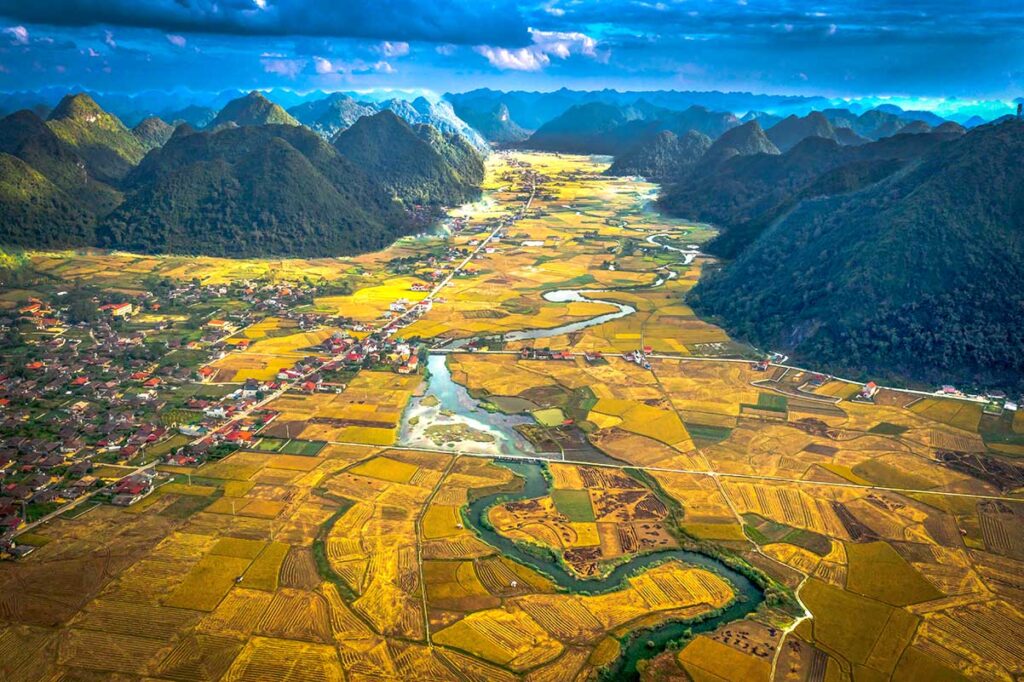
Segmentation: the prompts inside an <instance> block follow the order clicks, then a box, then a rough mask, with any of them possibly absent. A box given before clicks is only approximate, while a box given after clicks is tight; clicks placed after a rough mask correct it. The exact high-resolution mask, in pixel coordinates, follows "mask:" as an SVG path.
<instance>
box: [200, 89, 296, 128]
mask: <svg viewBox="0 0 1024 682" xmlns="http://www.w3.org/2000/svg"><path fill="white" fill-rule="evenodd" d="M230 123H234V124H236V125H240V126H251V125H265V124H268V123H280V124H283V125H292V126H297V125H300V124H299V122H298V121H296V120H295V118H294V117H293V116H292V115H291V114H289V113H288V112H287V111H285V110H284V109H283V108H282V107H281V106H280V105H278V104H275V103H274V102H271V101H270V100H269V99H267V98H266V97H265V96H264V95H263V94H262V93H260V92H258V91H256V90H253V91H252V92H250V93H248V94H247V95H243V96H242V97H239V98H237V99H233V100H231V101H230V102H228V103H227V104H225V105H224V108H223V109H221V110H220V113H218V114H217V117H216V118H214V119H213V121H211V122H210V127H212V128H217V127H220V126H223V125H226V124H230Z"/></svg>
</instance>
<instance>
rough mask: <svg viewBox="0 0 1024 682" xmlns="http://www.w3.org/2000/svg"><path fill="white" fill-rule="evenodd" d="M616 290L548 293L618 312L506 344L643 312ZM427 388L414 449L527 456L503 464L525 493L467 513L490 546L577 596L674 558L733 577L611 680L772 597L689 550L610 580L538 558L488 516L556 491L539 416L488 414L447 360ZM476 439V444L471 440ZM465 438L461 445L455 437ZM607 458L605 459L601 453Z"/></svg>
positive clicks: (412, 437)
mask: <svg viewBox="0 0 1024 682" xmlns="http://www.w3.org/2000/svg"><path fill="white" fill-rule="evenodd" d="M667 236H670V235H668V234H655V235H651V236H649V237H647V242H649V243H650V244H653V245H656V246H660V247H661V248H664V249H667V250H670V251H675V252H678V253H680V254H681V255H682V257H683V261H682V262H683V264H684V265H688V264H690V263H691V262H693V259H694V258H695V257H696V256H697V255H698V251H697V247H688V248H686V249H682V248H678V247H675V246H671V245H669V244H662V243H661V242H659V241H657V238H658V237H667ZM677 276H678V273H677V272H675V271H672V270H666V271H665V272H664V273H663V274H659V276H658V278H657V279H656V280H655V281H654V283H653V284H651V285H648V286H647V287H643V288H653V287H658V286H661V285H663V284H665V282H667V281H669V280H671V279H674V278H675V277H677ZM607 291H613V290H611V289H558V290H556V291H549V292H547V293H545V294H544V300H546V301H549V302H552V303H570V302H591V303H604V304H606V305H609V306H612V307H614V308H616V310H615V311H613V312H608V313H603V314H601V315H597V316H595V317H592V318H589V319H585V320H578V321H576V322H571V323H567V324H563V325H560V326H558V327H551V328H548V329H527V330H521V331H514V332H508V333H506V334H505V335H504V340H506V341H524V340H533V339H544V338H552V337H556V336H561V335H563V334H571V333H573V332H577V331H580V330H582V329H586V328H588V327H594V326H597V325H599V324H604V323H606V322H610V321H612V320H616V319H619V318H622V317H626V316H628V315H633V314H634V313H636V308H634V307H633V306H631V305H627V304H624V303H618V302H615V301H609V300H601V299H597V298H592V297H591V296H593V295H594V294H600V293H602V292H607ZM471 340H472V339H470V338H466V339H458V340H456V341H453V342H450V343H449V344H447V345H446V346H445V348H446V349H453V348H461V347H463V346H465V345H466V344H467V343H469V342H470V341H471ZM427 372H428V378H427V389H426V391H425V393H424V395H422V396H418V397H416V398H414V399H413V400H412V402H411V403H410V404H409V407H408V408H406V411H405V413H404V415H403V418H402V426H401V429H400V432H399V439H398V442H399V444H400V445H407V446H427V447H438V446H445V445H446V446H448V447H452V448H453V449H454V448H455V446H456V444H457V445H458V448H459V450H462V451H469V452H476V453H480V454H492V453H493V454H494V455H495V456H497V457H502V456H504V457H506V458H514V457H522V458H526V459H524V461H519V462H517V461H510V459H501V460H498V461H497V463H498V464H500V465H501V466H505V467H508V468H509V469H511V470H512V471H513V472H514V473H516V474H517V475H519V476H521V477H522V479H523V481H524V485H523V489H522V490H521V491H519V492H515V493H511V492H499V493H494V494H492V495H487V496H484V497H481V498H479V499H477V500H474V501H473V502H472V503H470V504H469V506H468V507H467V508H466V509H465V516H466V520H467V522H468V523H469V525H470V526H472V528H473V529H474V530H475V531H476V533H477V534H478V535H479V536H480V537H481V539H483V540H484V541H485V542H487V543H488V544H490V545H491V546H493V547H495V548H497V549H499V550H501V552H502V553H503V554H505V555H506V556H508V557H510V558H512V559H515V560H516V561H518V562H520V563H523V564H526V565H527V566H530V567H532V568H534V569H536V570H538V571H540V572H541V573H543V574H545V575H547V576H548V577H550V578H551V579H552V580H553V581H554V582H555V583H557V584H558V585H559V586H561V587H562V588H564V589H566V590H568V591H570V592H586V593H589V594H601V593H606V592H612V591H614V590H617V589H620V588H621V587H622V586H623V585H624V583H625V581H626V579H627V578H628V577H629V576H632V575H635V574H637V573H640V572H642V571H644V570H645V569H647V568H649V567H651V566H653V565H656V564H660V563H663V562H665V561H670V560H673V559H675V560H679V561H682V562H684V563H687V564H690V565H692V566H699V567H701V568H704V569H707V570H709V571H712V572H714V573H716V574H718V575H719V576H721V577H722V578H724V579H726V580H727V581H728V582H729V583H730V584H731V585H732V588H733V590H734V593H735V598H734V599H733V601H732V602H731V603H730V604H729V606H727V607H726V608H725V609H723V610H722V611H721V612H719V613H718V614H717V615H714V616H712V617H709V618H707V619H705V620H699V619H698V620H693V621H685V620H670V621H668V622H666V623H663V624H661V625H658V626H656V627H654V628H649V629H643V630H640V631H637V632H634V633H631V634H630V635H628V636H627V637H625V638H624V639H623V640H622V650H621V653H620V655H619V658H618V659H617V660H616V661H615V663H613V664H612V666H611V667H610V669H609V670H608V671H607V676H608V679H613V680H632V679H636V678H637V677H638V673H637V664H638V663H639V662H640V661H643V660H646V659H650V658H653V657H654V656H656V655H657V654H659V653H661V652H662V651H664V650H665V649H666V648H667V647H668V646H669V644H671V643H672V642H674V641H678V640H679V639H680V638H682V637H684V636H685V635H686V634H687V632H690V633H692V634H698V633H701V632H710V631H712V630H714V629H715V628H717V627H718V626H719V625H722V624H723V623H728V622H731V621H734V620H739V619H741V618H744V617H745V616H747V614H749V613H751V612H752V611H754V610H755V609H756V608H757V607H758V605H760V603H761V602H762V601H763V599H764V593H763V591H762V590H761V588H759V587H758V586H757V585H755V584H754V583H753V582H752V581H751V580H750V579H749V578H747V577H746V576H745V575H743V574H742V573H739V572H738V571H736V570H734V569H732V568H730V567H729V566H727V565H726V564H725V563H724V562H723V561H721V560H720V559H718V558H716V557H713V556H709V555H707V554H701V553H699V552H693V551H689V550H683V549H673V550H662V551H657V552H651V553H647V554H642V555H639V556H636V557H633V558H632V559H631V560H629V561H627V562H625V563H623V564H619V565H618V566H616V567H615V568H614V569H613V570H612V571H611V572H610V573H609V574H607V575H605V576H604V577H600V578H579V577H577V576H575V575H573V574H571V573H569V572H568V571H567V570H566V569H565V567H564V566H563V565H562V564H560V563H559V562H558V561H556V560H555V559H554V558H552V559H545V558H542V557H539V556H536V555H534V554H532V553H530V552H529V551H527V550H526V549H524V547H523V546H522V545H520V544H518V543H516V542H515V541H513V540H511V539H509V538H507V537H504V536H502V535H500V534H498V533H497V532H495V531H494V530H493V528H492V526H491V524H490V523H488V522H487V521H486V516H487V512H488V510H489V509H490V508H491V507H493V506H495V505H497V504H502V503H505V502H512V501H516V500H523V499H532V498H538V497H544V496H546V495H548V493H549V483H548V480H547V479H546V478H545V477H544V474H543V466H544V465H543V464H540V463H537V462H532V461H529V459H528V458H529V457H530V455H532V454H536V453H537V450H536V449H535V448H534V446H533V445H532V444H531V443H530V442H529V441H528V440H527V439H526V438H524V437H523V435H522V434H521V433H520V432H519V431H518V430H517V428H516V427H517V426H522V425H527V424H532V423H534V420H533V418H532V417H530V416H527V415H524V414H503V413H500V412H492V411H488V410H485V409H484V408H483V407H482V406H481V404H480V402H479V401H477V400H476V399H475V398H473V397H472V396H471V395H470V394H469V391H468V390H466V388H465V387H464V386H461V385H459V384H458V383H456V382H455V381H454V380H453V379H452V375H451V371H450V370H449V369H448V365H447V354H432V355H430V356H429V358H428V360H427ZM467 435H468V436H469V437H468V438H467V437H466V436H467ZM459 436H462V438H461V439H459V440H458V441H457V443H456V442H455V439H456V438H458V437H459ZM601 454H602V455H603V453H601Z"/></svg>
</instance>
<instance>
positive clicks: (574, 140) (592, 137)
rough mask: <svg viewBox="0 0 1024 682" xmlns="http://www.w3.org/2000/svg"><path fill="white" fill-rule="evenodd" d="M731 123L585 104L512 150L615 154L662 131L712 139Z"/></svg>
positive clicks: (717, 116)
mask: <svg viewBox="0 0 1024 682" xmlns="http://www.w3.org/2000/svg"><path fill="white" fill-rule="evenodd" d="M737 124H738V120H737V119H736V117H735V116H733V115H732V114H730V113H725V112H718V111H710V110H708V109H705V108H704V107H700V106H692V107H690V108H688V109H686V110H685V111H671V110H668V109H663V108H660V107H656V106H654V105H651V104H650V103H648V102H645V101H643V100H640V101H637V102H635V103H633V104H631V105H617V104H608V103H606V102H588V103H586V104H578V105H576V106H573V107H571V108H569V109H568V110H567V111H565V112H564V113H563V114H561V115H560V116H558V117H556V118H554V119H552V120H550V121H548V122H547V123H545V124H544V125H542V126H541V127H540V128H538V129H537V131H536V132H534V133H533V135H531V136H530V137H529V139H527V140H524V141H523V142H522V143H521V144H520V145H518V146H520V147H523V148H525V149H540V150H545V151H554V152H564V153H569V154H611V155H619V154H623V153H626V152H627V151H629V150H630V149H632V148H633V147H635V146H636V145H638V144H640V143H642V142H644V141H647V140H650V139H652V138H653V137H654V136H655V135H657V134H658V133H659V132H661V131H663V130H668V131H671V132H674V133H675V134H676V135H680V136H681V135H684V134H686V132H688V131H690V130H696V131H698V132H701V133H703V134H705V135H707V136H709V137H712V138H715V137H718V136H719V135H722V134H723V133H724V132H725V131H727V130H729V129H730V128H732V127H734V126H736V125H737Z"/></svg>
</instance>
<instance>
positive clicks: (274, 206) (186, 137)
mask: <svg viewBox="0 0 1024 682" xmlns="http://www.w3.org/2000/svg"><path fill="white" fill-rule="evenodd" d="M126 186H127V188H128V189H127V195H126V199H125V202H124V204H123V205H122V206H121V207H120V208H119V209H118V210H117V211H115V212H114V213H113V214H112V215H111V216H110V217H109V218H107V219H106V220H105V221H104V222H103V224H102V225H101V227H100V229H99V241H100V244H101V245H103V246H106V247H111V248H119V249H126V250H131V251H143V252H160V253H193V254H210V255H218V256H236V257H240V256H265V255H292V256H331V255H341V254H350V253H356V252H360V251H367V250H372V249H377V248H381V247H383V246H385V245H387V244H389V243H390V242H391V241H393V240H394V239H395V238H397V237H399V236H401V235H402V234H403V231H404V230H405V229H406V228H407V225H408V221H407V219H406V217H405V215H404V214H403V213H402V212H401V211H399V210H398V209H397V207H396V206H395V205H394V204H393V202H392V201H391V200H390V198H389V197H387V196H386V195H385V193H384V192H382V191H381V190H380V189H379V187H377V186H376V185H375V184H374V183H373V182H371V181H370V179H368V178H367V176H366V174H365V173H364V172H363V170H362V169H360V168H358V167H357V166H356V165H355V164H353V163H351V162H350V161H348V160H346V159H345V158H344V157H342V156H341V155H340V154H338V153H337V151H336V150H335V149H334V148H333V147H331V146H330V145H329V144H327V143H326V142H324V141H323V140H322V139H321V138H320V137H318V136H317V135H316V134H315V133H313V132H312V131H310V130H309V129H307V128H304V127H297V126H287V125H267V126H244V127H236V128H226V129H223V130H220V131H216V132H198V133H195V132H194V133H191V134H188V133H187V131H186V132H183V133H181V134H175V135H174V136H173V137H172V138H171V140H170V141H168V143H167V144H166V145H165V146H164V147H163V148H161V149H157V150H154V151H153V152H151V153H150V154H149V155H148V156H147V157H146V159H145V160H144V161H143V162H142V164H140V165H139V167H138V168H137V169H136V170H135V171H133V172H132V174H131V175H130V176H129V177H128V178H127V180H126Z"/></svg>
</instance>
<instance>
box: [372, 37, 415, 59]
mask: <svg viewBox="0 0 1024 682" xmlns="http://www.w3.org/2000/svg"><path fill="white" fill-rule="evenodd" d="M376 49H377V52H379V53H380V54H382V55H384V56H385V57H404V56H405V55H407V54H409V43H401V42H391V41H390V40H385V41H384V42H383V43H381V44H380V45H378V46H377V48H376Z"/></svg>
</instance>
